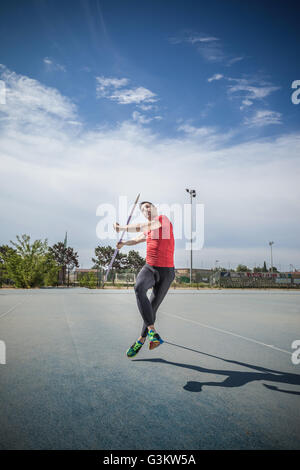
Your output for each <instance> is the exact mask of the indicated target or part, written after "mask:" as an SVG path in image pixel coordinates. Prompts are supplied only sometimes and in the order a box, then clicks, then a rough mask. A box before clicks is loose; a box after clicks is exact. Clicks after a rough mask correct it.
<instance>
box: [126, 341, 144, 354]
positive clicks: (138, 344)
mask: <svg viewBox="0 0 300 470" xmlns="http://www.w3.org/2000/svg"><path fill="white" fill-rule="evenodd" d="M143 344H144V343H141V341H136V342H135V343H133V345H132V346H130V348H129V349H127V351H126V354H127V357H134V356H136V355H137V353H138V352H139V350H140V349H141V347H142V346H143Z"/></svg>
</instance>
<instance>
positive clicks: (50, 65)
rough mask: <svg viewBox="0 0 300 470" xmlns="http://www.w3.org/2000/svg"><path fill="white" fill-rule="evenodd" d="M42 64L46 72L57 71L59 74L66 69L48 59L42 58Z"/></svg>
mask: <svg viewBox="0 0 300 470" xmlns="http://www.w3.org/2000/svg"><path fill="white" fill-rule="evenodd" d="M43 62H44V64H45V67H46V70H48V71H51V72H52V71H55V70H59V71H61V72H66V67H65V65H61V64H59V63H58V62H56V61H54V60H53V59H50V58H49V57H44V59H43Z"/></svg>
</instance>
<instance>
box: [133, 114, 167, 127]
mask: <svg viewBox="0 0 300 470" xmlns="http://www.w3.org/2000/svg"><path fill="white" fill-rule="evenodd" d="M132 119H133V120H134V121H136V122H138V123H139V124H149V122H151V121H154V120H157V121H160V120H161V119H162V116H153V117H149V116H148V117H147V116H145V115H143V114H141V113H139V112H138V111H134V112H133V113H132Z"/></svg>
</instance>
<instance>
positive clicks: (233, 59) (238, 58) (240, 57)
mask: <svg viewBox="0 0 300 470" xmlns="http://www.w3.org/2000/svg"><path fill="white" fill-rule="evenodd" d="M243 59H244V56H239V57H233V58H232V59H229V60H228V62H227V64H226V65H227V66H228V67H230V66H231V65H233V64H236V63H237V62H240V61H241V60H243Z"/></svg>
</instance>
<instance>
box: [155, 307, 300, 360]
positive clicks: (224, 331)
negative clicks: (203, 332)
mask: <svg viewBox="0 0 300 470" xmlns="http://www.w3.org/2000/svg"><path fill="white" fill-rule="evenodd" d="M160 313H162V314H163V315H167V316H169V317H173V318H178V319H179V320H183V321H187V322H190V323H195V324H196V325H200V326H203V327H204V328H210V329H211V330H216V331H220V332H221V333H226V334H228V335H232V336H237V337H238V338H242V339H245V340H247V341H251V342H252V343H257V344H260V345H261V346H266V347H267V348H271V349H276V350H277V351H281V352H283V353H286V354H290V355H292V352H291V351H286V350H285V349H280V348H277V347H276V346H273V345H272V344H266V343H262V342H261V341H257V340H256V339H253V338H248V337H247V336H242V335H238V334H237V333H233V332H232V331H227V330H222V329H221V328H216V327H215V326H210V325H205V324H204V323H200V322H198V321H195V320H189V319H188V318H184V317H179V316H178V315H172V314H171V313H164V312H160Z"/></svg>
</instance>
